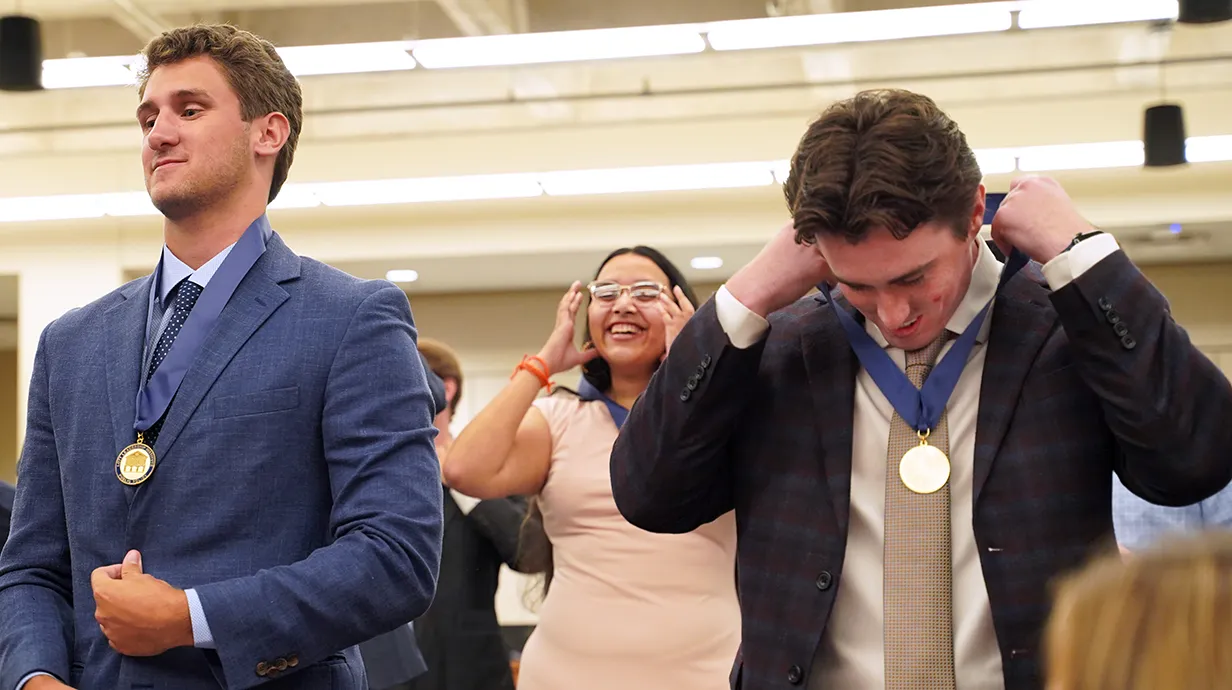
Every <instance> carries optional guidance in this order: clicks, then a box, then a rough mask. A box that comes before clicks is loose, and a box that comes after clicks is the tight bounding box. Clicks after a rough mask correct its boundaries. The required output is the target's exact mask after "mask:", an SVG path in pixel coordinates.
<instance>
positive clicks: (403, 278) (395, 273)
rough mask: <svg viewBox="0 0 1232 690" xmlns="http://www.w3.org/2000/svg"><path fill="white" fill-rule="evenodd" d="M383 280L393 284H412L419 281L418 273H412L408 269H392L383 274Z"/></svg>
mask: <svg viewBox="0 0 1232 690" xmlns="http://www.w3.org/2000/svg"><path fill="white" fill-rule="evenodd" d="M385 280H388V281H390V282H394V283H413V282H415V281H417V280H419V271H412V270H411V269H409V268H399V269H394V270H392V271H390V272H388V273H386V274H385Z"/></svg>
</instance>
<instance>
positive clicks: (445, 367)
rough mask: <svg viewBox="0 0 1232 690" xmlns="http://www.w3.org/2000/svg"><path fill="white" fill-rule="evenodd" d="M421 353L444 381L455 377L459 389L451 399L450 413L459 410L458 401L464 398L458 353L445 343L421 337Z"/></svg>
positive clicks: (434, 372)
mask: <svg viewBox="0 0 1232 690" xmlns="http://www.w3.org/2000/svg"><path fill="white" fill-rule="evenodd" d="M419 354H421V355H423V357H424V359H425V360H426V361H427V362H428V368H429V369H431V370H432V373H433V374H436V375H437V376H439V377H441V380H442V381H445V380H448V379H453V380H454V381H456V382H457V384H458V389H457V391H455V392H454V394H453V398H451V399H450V400H449V413H450V414H453V413H455V412H457V411H458V401H459V400H461V399H462V364H461V362H459V361H458V355H457V353H455V352H454V351H453V349H452V348H450V347H449V346H448V345H446V344H445V343H442V342H441V341H439V340H434V339H432V338H420V339H419Z"/></svg>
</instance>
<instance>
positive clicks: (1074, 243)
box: [1061, 230, 1104, 254]
mask: <svg viewBox="0 0 1232 690" xmlns="http://www.w3.org/2000/svg"><path fill="white" fill-rule="evenodd" d="M1102 234H1104V231H1103V230H1092V231H1091V232H1080V233H1078V234H1077V235H1074V239H1073V240H1072V241H1070V243H1069V246H1068V247H1066V248H1065V249H1062V250H1061V253H1062V254H1064V253H1065V252H1068V251H1069V250H1071V249H1073V248H1074V247H1077V246H1078V243H1079V242H1081V241H1083V240H1089V239H1091V238H1092V237H1095V236H1096V235H1102Z"/></svg>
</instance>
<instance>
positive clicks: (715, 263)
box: [689, 256, 723, 271]
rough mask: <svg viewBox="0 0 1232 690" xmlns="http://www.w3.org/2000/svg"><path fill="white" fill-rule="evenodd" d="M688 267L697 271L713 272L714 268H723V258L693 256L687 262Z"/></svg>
mask: <svg viewBox="0 0 1232 690" xmlns="http://www.w3.org/2000/svg"><path fill="white" fill-rule="evenodd" d="M689 265H690V266H692V267H693V268H695V269H697V270H699V271H713V270H714V269H716V268H723V258H722V257H719V256H695V257H693V258H692V259H691V260H690V261H689Z"/></svg>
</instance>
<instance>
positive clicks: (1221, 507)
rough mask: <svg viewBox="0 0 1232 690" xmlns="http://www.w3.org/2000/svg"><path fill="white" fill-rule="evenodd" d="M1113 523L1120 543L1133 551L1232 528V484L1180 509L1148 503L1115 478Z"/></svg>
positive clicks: (1113, 481)
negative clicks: (1169, 539)
mask: <svg viewBox="0 0 1232 690" xmlns="http://www.w3.org/2000/svg"><path fill="white" fill-rule="evenodd" d="M1112 523H1113V526H1114V529H1115V530H1116V539H1117V543H1118V544H1120V545H1121V546H1123V547H1125V548H1126V549H1128V550H1130V551H1139V550H1142V549H1146V548H1150V547H1151V546H1154V545H1156V544H1159V543H1161V542H1162V540H1163V539H1166V538H1167V537H1169V536H1172V535H1178V534H1185V533H1192V532H1198V531H1201V530H1209V529H1232V484H1229V485H1228V486H1226V487H1224V489H1223V491H1220V492H1219V493H1217V494H1215V495H1214V496H1211V497H1210V498H1208V499H1206V500H1205V501H1200V502H1198V503H1194V504H1193V505H1188V506H1181V507H1179V508H1178V507H1169V506H1157V505H1155V504H1153V503H1148V502H1146V501H1144V500H1143V499H1141V498H1138V497H1137V496H1135V495H1134V494H1132V493H1130V491H1129V489H1126V488H1125V485H1124V484H1122V483H1121V480H1120V479H1118V478H1115V477H1114V478H1113V480H1112Z"/></svg>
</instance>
